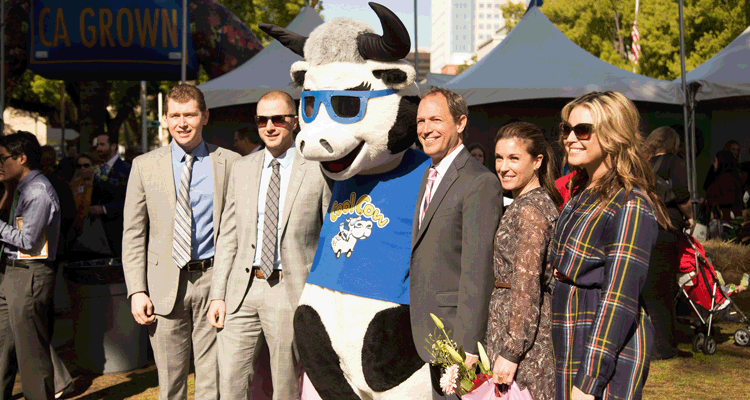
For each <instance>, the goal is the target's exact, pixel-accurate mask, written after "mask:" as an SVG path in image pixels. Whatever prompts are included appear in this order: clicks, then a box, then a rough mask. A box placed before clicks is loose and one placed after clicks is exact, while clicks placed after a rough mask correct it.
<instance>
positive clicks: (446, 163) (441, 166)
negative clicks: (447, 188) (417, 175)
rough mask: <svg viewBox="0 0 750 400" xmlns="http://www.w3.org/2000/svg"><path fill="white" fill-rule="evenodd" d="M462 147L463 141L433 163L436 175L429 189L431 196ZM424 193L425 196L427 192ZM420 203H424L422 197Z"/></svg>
mask: <svg viewBox="0 0 750 400" xmlns="http://www.w3.org/2000/svg"><path fill="white" fill-rule="evenodd" d="M464 147H465V146H464V144H463V143H461V144H459V145H458V147H456V148H455V149H453V151H451V152H450V153H448V155H447V156H445V157H444V158H443V159H442V160H440V162H439V163H437V165H433V167H435V171H437V177H435V183H433V184H432V190H431V191H430V195H431V196H432V195H434V194H435V191H436V190H437V188H438V186H440V181H442V180H443V177H444V176H445V173H446V172H448V167H450V166H451V164H453V160H455V159H456V156H457V155H458V153H459V152H460V151H461V150H462V149H463V148H464ZM424 195H425V196H427V193H425V194H424ZM422 203H424V198H422ZM422 203H420V204H422Z"/></svg>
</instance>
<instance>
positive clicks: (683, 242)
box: [677, 234, 750, 355]
mask: <svg viewBox="0 0 750 400" xmlns="http://www.w3.org/2000/svg"><path fill="white" fill-rule="evenodd" d="M677 254H681V259H680V273H679V274H678V277H677V282H678V284H679V287H680V290H679V292H678V294H677V296H678V297H679V296H683V298H684V299H685V300H686V301H687V302H688V304H690V306H691V307H692V309H693V311H695V314H696V315H697V317H698V320H692V322H699V324H698V326H697V327H696V334H695V336H694V337H693V350H694V351H695V352H700V351H702V352H703V353H704V354H707V355H712V354H714V353H716V340H715V339H714V338H713V337H711V332H712V331H711V327H712V324H713V323H714V322H718V321H720V320H722V319H724V318H725V317H727V316H729V315H732V316H733V317H734V316H735V315H739V320H740V321H741V322H742V323H743V324H745V325H746V326H745V327H744V328H739V329H737V331H736V332H735V333H734V341H735V343H737V344H738V345H740V346H747V345H748V344H750V326H749V325H748V324H750V321H749V320H748V319H747V317H745V314H743V313H742V311H741V310H740V309H739V307H737V304H735V303H734V302H733V301H731V300H730V298H729V295H728V294H727V293H726V292H725V291H724V289H723V288H722V286H721V284H720V283H719V280H718V279H717V277H716V271H715V270H714V266H713V265H711V262H709V260H708V258H707V257H706V251H705V250H704V249H703V246H701V244H700V243H699V242H698V241H697V240H696V239H695V238H694V237H692V236H691V235H689V234H684V235H681V236H680V239H679V240H678V249H677ZM732 310H734V311H732ZM735 318H736V317H735Z"/></svg>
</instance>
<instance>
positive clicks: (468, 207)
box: [409, 149, 503, 361]
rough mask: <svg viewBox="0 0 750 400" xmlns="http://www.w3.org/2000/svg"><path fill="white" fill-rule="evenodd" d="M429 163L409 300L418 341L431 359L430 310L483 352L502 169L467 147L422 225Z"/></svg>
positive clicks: (415, 232)
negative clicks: (498, 170)
mask: <svg viewBox="0 0 750 400" xmlns="http://www.w3.org/2000/svg"><path fill="white" fill-rule="evenodd" d="M428 173H429V169H428V170H427V171H425V174H424V176H423V177H422V184H421V186H420V190H419V197H418V199H417V206H416V209H415V212H414V227H413V230H412V250H411V267H410V273H409V301H410V304H411V326H412V333H413V335H414V343H415V345H416V347H417V351H418V352H419V355H420V357H422V359H423V360H425V361H429V360H430V358H431V356H430V354H429V352H428V351H427V350H426V349H425V348H424V347H425V342H424V340H425V338H427V335H429V334H431V333H433V332H434V330H435V324H434V322H433V321H432V319H431V318H430V314H429V313H433V314H435V315H436V316H438V317H440V318H442V319H443V321H444V323H445V327H446V331H452V332H453V334H452V337H453V340H455V341H456V343H458V344H459V345H460V346H463V347H464V350H465V351H467V352H469V353H473V354H478V349H477V342H478V341H482V340H484V334H485V331H486V329H487V319H488V308H489V301H490V295H491V294H492V290H493V288H494V282H495V277H494V272H493V247H494V238H495V232H496V231H497V227H498V225H499V222H500V216H501V215H502V203H503V200H502V190H501V186H500V181H499V180H498V179H497V176H496V175H495V174H493V173H492V172H490V171H489V170H488V169H487V168H486V167H485V166H484V165H482V164H480V163H479V162H478V161H476V160H475V159H474V158H473V157H471V154H469V152H468V151H467V150H466V149H462V150H461V151H460V152H459V153H458V155H457V156H456V158H455V159H454V160H453V163H452V164H451V165H450V166H449V168H448V170H447V172H446V174H445V176H443V178H442V180H441V181H440V185H438V187H437V189H436V190H435V193H434V195H433V197H432V200H431V201H430V205H429V207H428V208H427V212H426V214H425V216H424V220H423V221H422V227H421V228H419V210H420V207H421V205H422V198H423V197H424V191H425V186H426V183H427V176H428Z"/></svg>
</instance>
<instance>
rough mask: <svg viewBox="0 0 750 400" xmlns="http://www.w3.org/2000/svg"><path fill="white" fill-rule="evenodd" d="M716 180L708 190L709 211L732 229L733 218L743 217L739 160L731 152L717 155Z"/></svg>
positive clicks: (725, 151)
mask: <svg viewBox="0 0 750 400" xmlns="http://www.w3.org/2000/svg"><path fill="white" fill-rule="evenodd" d="M714 165H715V167H716V179H715V180H714V182H713V183H712V184H711V186H709V187H708V190H706V202H707V203H708V206H709V210H710V211H713V212H714V213H715V214H716V217H717V219H719V220H721V221H723V222H724V223H725V225H727V226H729V227H731V224H730V222H731V221H732V219H733V218H739V217H740V216H741V215H742V182H741V181H740V174H739V165H738V164H737V159H736V158H734V155H733V154H732V152H731V151H729V150H722V151H720V152H718V153H716V161H715V163H714Z"/></svg>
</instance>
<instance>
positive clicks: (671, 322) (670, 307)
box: [641, 229, 680, 360]
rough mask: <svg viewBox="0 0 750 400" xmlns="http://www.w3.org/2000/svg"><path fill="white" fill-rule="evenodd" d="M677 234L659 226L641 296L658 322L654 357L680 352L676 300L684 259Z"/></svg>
mask: <svg viewBox="0 0 750 400" xmlns="http://www.w3.org/2000/svg"><path fill="white" fill-rule="evenodd" d="M677 240H678V238H677V236H676V235H675V234H674V233H671V232H668V231H666V230H664V229H659V236H658V238H657V239H656V245H655V246H654V250H653V251H652V252H651V261H650V262H649V266H648V275H647V277H646V283H645V284H644V286H643V290H642V291H641V297H643V301H644V302H645V303H646V310H647V311H648V314H649V317H651V323H652V324H653V325H654V349H653V352H652V353H651V359H652V360H662V359H667V358H672V357H674V356H676V355H677V354H678V349H677V341H676V340H675V335H674V331H675V303H674V297H675V294H676V293H677V272H678V271H679V266H680V264H679V263H680V259H679V255H678V254H677Z"/></svg>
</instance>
